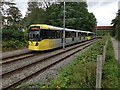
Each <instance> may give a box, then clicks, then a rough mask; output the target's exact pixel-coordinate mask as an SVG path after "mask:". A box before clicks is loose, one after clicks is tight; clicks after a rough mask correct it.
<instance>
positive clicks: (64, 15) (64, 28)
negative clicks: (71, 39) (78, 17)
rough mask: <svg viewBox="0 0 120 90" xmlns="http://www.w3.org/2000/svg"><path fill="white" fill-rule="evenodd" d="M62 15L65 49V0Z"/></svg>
mask: <svg viewBox="0 0 120 90" xmlns="http://www.w3.org/2000/svg"><path fill="white" fill-rule="evenodd" d="M63 12H64V17H63V49H65V0H64V11H63Z"/></svg>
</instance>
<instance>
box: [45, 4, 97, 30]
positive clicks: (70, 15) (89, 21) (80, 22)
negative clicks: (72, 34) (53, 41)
mask: <svg viewBox="0 0 120 90" xmlns="http://www.w3.org/2000/svg"><path fill="white" fill-rule="evenodd" d="M63 8H64V7H63V2H61V3H59V4H52V5H51V6H50V7H49V8H47V10H46V15H47V16H48V17H47V21H46V22H47V24H51V25H54V26H59V27H62V26H63ZM65 9H66V12H65V13H66V17H65V18H66V28H73V29H82V30H91V31H92V30H93V28H94V26H95V25H96V18H95V16H94V15H93V13H89V12H88V10H87V4H86V2H78V3H77V2H66V7H65Z"/></svg>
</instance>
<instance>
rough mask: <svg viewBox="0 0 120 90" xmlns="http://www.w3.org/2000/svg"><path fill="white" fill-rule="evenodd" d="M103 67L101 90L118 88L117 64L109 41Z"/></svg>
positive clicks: (119, 79)
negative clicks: (103, 89)
mask: <svg viewBox="0 0 120 90" xmlns="http://www.w3.org/2000/svg"><path fill="white" fill-rule="evenodd" d="M105 60H106V61H105V64H104V67H103V76H102V88H119V87H118V86H119V82H118V81H120V78H119V71H118V62H117V60H116V59H115V55H114V49H113V47H112V42H111V40H109V41H108V45H107V52H106V59H105Z"/></svg>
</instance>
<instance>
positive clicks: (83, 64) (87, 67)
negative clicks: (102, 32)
mask: <svg viewBox="0 0 120 90" xmlns="http://www.w3.org/2000/svg"><path fill="white" fill-rule="evenodd" d="M106 39H107V37H104V39H102V40H99V41H98V42H96V43H95V44H94V45H93V46H91V47H90V48H88V49H87V50H86V51H85V52H83V53H82V54H81V55H79V56H77V57H76V59H75V60H74V61H73V62H71V63H70V64H69V65H67V66H66V67H64V68H63V69H62V70H61V71H60V73H59V74H58V76H57V77H56V78H55V80H53V81H51V83H50V84H49V85H42V84H40V83H37V84H36V83H32V84H29V85H24V86H23V87H22V88H30V87H31V88H32V87H35V88H91V89H94V88H95V84H96V60H97V55H98V54H102V53H103V46H104V44H105V41H106Z"/></svg>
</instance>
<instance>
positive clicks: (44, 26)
mask: <svg viewBox="0 0 120 90" xmlns="http://www.w3.org/2000/svg"><path fill="white" fill-rule="evenodd" d="M31 26H40V28H41V29H50V30H64V28H61V27H55V26H51V25H47V24H32V25H30V27H31ZM65 31H74V32H81V33H93V32H90V31H83V30H75V29H68V28H65Z"/></svg>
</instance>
